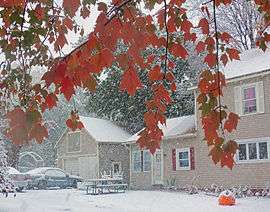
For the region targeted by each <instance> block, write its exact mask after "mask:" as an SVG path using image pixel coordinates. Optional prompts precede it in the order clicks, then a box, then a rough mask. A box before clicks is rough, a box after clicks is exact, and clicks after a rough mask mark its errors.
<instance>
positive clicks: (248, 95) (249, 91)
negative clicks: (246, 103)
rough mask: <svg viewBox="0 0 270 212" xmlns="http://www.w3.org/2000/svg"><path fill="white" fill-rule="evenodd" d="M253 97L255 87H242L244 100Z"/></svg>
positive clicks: (254, 96) (254, 95)
mask: <svg viewBox="0 0 270 212" xmlns="http://www.w3.org/2000/svg"><path fill="white" fill-rule="evenodd" d="M255 98H256V93H255V87H251V88H245V89H244V100H245V99H255Z"/></svg>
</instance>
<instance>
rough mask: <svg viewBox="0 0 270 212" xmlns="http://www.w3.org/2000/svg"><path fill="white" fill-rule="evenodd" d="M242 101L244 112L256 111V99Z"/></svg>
mask: <svg viewBox="0 0 270 212" xmlns="http://www.w3.org/2000/svg"><path fill="white" fill-rule="evenodd" d="M243 103H244V113H254V112H256V111H257V107H256V99H252V100H245V101H244V102H243Z"/></svg>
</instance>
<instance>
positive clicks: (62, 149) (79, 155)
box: [57, 129, 98, 179]
mask: <svg viewBox="0 0 270 212" xmlns="http://www.w3.org/2000/svg"><path fill="white" fill-rule="evenodd" d="M68 133H69V131H67V132H65V133H64V135H63V136H62V138H61V140H60V141H59V143H58V145H57V167H59V168H61V169H63V170H65V171H66V172H68V173H70V174H75V175H79V176H81V177H83V178H85V179H88V178H95V177H97V174H98V154H97V150H98V148H97V142H96V141H95V140H94V139H93V138H92V137H91V136H90V135H89V134H88V132H87V131H86V130H85V129H82V130H81V131H80V151H75V152H69V151H68V143H69V137H68Z"/></svg>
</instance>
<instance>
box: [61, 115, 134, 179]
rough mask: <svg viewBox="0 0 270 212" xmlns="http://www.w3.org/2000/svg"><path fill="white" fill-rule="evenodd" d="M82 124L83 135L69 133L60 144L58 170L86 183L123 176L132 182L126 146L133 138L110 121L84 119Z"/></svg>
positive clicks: (65, 134) (80, 132) (77, 132)
mask: <svg viewBox="0 0 270 212" xmlns="http://www.w3.org/2000/svg"><path fill="white" fill-rule="evenodd" d="M80 120H81V121H82V123H83V125H84V128H83V129H82V130H81V131H75V132H72V131H69V130H67V131H66V132H65V133H64V134H63V135H62V137H61V138H60V140H59V141H58V142H57V144H56V148H57V166H58V167H59V168H62V169H64V170H65V171H66V172H68V173H70V174H74V175H78V176H81V177H83V178H84V179H93V178H98V177H101V175H103V174H104V173H106V174H111V175H119V174H122V175H123V177H124V179H125V181H126V182H128V181H129V160H128V159H129V151H128V148H127V147H126V146H125V145H123V144H122V143H123V142H124V141H125V140H126V139H127V138H128V137H130V134H128V133H127V132H125V131H124V130H122V129H121V128H120V127H118V126H116V125H115V124H113V123H112V122H110V121H108V120H103V119H97V118H90V117H83V116H81V117H80Z"/></svg>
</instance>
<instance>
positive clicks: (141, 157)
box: [141, 151, 143, 172]
mask: <svg viewBox="0 0 270 212" xmlns="http://www.w3.org/2000/svg"><path fill="white" fill-rule="evenodd" d="M141 172H143V151H141Z"/></svg>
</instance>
